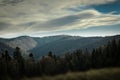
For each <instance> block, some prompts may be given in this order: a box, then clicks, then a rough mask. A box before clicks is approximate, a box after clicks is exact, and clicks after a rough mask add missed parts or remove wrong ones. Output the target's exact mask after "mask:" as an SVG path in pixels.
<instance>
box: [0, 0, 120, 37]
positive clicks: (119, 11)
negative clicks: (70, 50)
mask: <svg viewBox="0 0 120 80" xmlns="http://www.w3.org/2000/svg"><path fill="white" fill-rule="evenodd" d="M119 34H120V0H0V37H3V38H12V37H17V36H24V35H27V36H33V37H43V36H52V35H73V36H86V37H87V36H111V35H119Z"/></svg>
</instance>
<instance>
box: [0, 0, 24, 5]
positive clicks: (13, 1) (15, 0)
mask: <svg viewBox="0 0 120 80" xmlns="http://www.w3.org/2000/svg"><path fill="white" fill-rule="evenodd" d="M22 1H24V0H2V1H1V4H0V5H1V6H6V5H8V4H11V5H13V6H14V5H16V4H17V3H19V2H22Z"/></svg>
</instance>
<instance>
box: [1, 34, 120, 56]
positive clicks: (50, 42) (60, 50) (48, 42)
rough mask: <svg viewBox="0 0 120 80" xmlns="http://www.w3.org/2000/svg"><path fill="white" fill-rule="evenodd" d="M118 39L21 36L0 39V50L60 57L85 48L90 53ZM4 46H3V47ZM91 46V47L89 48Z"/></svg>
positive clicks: (110, 37)
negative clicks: (51, 54) (50, 54)
mask: <svg viewBox="0 0 120 80" xmlns="http://www.w3.org/2000/svg"><path fill="white" fill-rule="evenodd" d="M114 38H115V39H120V36H119V35H116V36H108V37H80V36H68V35H58V36H49V37H41V38H40V37H29V36H21V37H17V38H12V39H2V38H1V39H0V46H1V47H0V50H1V49H4V48H5V47H6V46H7V49H8V50H9V51H10V53H13V48H15V47H20V48H21V50H22V53H24V54H25V55H26V54H28V53H30V52H32V53H34V55H35V57H36V58H38V57H39V56H43V55H46V54H48V52H49V51H52V52H53V53H54V54H56V55H62V54H64V53H66V52H71V51H74V50H76V49H82V50H85V49H86V48H87V49H88V50H89V51H91V50H92V49H93V48H97V47H100V46H103V45H105V44H107V42H108V41H110V40H112V39H114ZM3 44H4V45H3ZM91 45H92V46H91Z"/></svg>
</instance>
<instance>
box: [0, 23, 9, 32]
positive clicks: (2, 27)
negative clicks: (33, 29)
mask: <svg viewBox="0 0 120 80" xmlns="http://www.w3.org/2000/svg"><path fill="white" fill-rule="evenodd" d="M9 26H11V24H9V23H6V22H0V31H2V30H5V29H7V28H9Z"/></svg>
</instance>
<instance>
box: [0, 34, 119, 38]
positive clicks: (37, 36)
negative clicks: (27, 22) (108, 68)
mask: <svg viewBox="0 0 120 80" xmlns="http://www.w3.org/2000/svg"><path fill="white" fill-rule="evenodd" d="M119 35H120V34H115V35H106V36H79V35H67V34H60V35H50V36H28V35H21V36H16V37H0V38H1V39H13V38H19V37H32V38H45V37H56V36H71V37H72V36H73V37H74V36H75V37H111V36H119Z"/></svg>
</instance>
